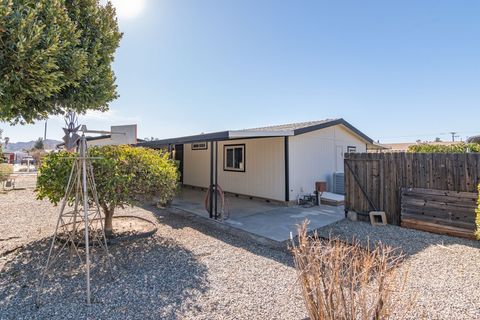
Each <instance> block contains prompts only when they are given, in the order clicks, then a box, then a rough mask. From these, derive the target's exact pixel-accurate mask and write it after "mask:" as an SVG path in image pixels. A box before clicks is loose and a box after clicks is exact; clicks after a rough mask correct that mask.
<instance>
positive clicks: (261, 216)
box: [172, 188, 345, 242]
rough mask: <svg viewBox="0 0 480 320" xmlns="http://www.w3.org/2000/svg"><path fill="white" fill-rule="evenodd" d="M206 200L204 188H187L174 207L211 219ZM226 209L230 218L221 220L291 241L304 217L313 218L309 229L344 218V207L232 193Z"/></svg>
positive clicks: (240, 227)
mask: <svg viewBox="0 0 480 320" xmlns="http://www.w3.org/2000/svg"><path fill="white" fill-rule="evenodd" d="M204 201H205V192H204V191H200V190H192V189H187V188H185V189H183V190H182V191H181V193H180V194H179V196H178V197H177V198H176V199H175V200H174V201H173V204H172V206H173V207H174V208H176V209H179V210H183V211H186V212H189V213H193V214H196V215H199V216H203V217H206V218H208V216H209V214H208V212H207V211H206V210H205V207H204ZM225 211H226V212H228V216H229V217H228V219H225V220H223V221H221V223H224V224H226V225H229V226H231V227H234V228H237V229H241V230H244V231H247V232H249V233H252V234H254V235H257V236H261V237H264V238H267V239H270V240H274V241H278V242H283V241H286V240H288V239H289V238H290V233H292V234H293V235H294V236H295V235H296V229H297V225H298V224H300V223H302V222H303V221H304V220H305V219H308V220H309V221H310V224H309V228H310V229H311V230H315V229H318V228H321V227H324V226H327V225H329V224H332V223H334V222H337V221H340V220H342V219H344V217H345V213H344V207H343V206H338V207H334V206H326V205H321V206H315V207H311V208H303V207H301V206H283V205H281V204H277V203H271V202H267V201H263V200H257V199H248V198H244V197H235V196H230V195H227V196H226V199H225Z"/></svg>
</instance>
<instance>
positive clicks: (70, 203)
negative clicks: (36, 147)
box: [35, 113, 112, 306]
mask: <svg viewBox="0 0 480 320" xmlns="http://www.w3.org/2000/svg"><path fill="white" fill-rule="evenodd" d="M65 122H66V124H67V128H64V132H65V134H66V135H65V137H64V141H65V147H66V148H67V150H72V149H74V148H76V155H75V156H73V157H72V159H73V165H72V169H71V171H70V175H69V178H68V184H67V186H66V188H65V195H64V198H63V200H62V203H61V206H60V213H59V216H58V220H57V225H56V228H55V233H54V235H53V239H52V242H51V245H50V249H49V253H48V257H47V263H46V265H45V268H44V270H43V272H42V275H41V278H40V283H39V285H38V287H37V296H36V299H35V301H36V304H37V306H38V305H39V303H38V302H39V296H40V294H41V292H42V290H43V285H44V281H45V277H46V275H47V274H48V272H49V271H53V268H52V267H53V265H54V264H55V262H57V261H58V260H59V259H60V257H61V256H62V254H63V253H64V252H65V251H66V250H67V249H68V253H69V255H68V256H69V260H70V270H71V268H72V264H73V259H74V258H78V259H79V260H80V264H84V266H83V267H84V269H85V274H86V302H87V305H90V304H91V290H90V268H91V258H92V256H91V252H90V249H91V248H93V249H96V248H99V249H101V250H103V256H104V258H105V260H106V265H107V268H111V267H112V266H111V261H110V256H109V253H108V247H107V239H106V236H105V230H104V223H103V215H102V213H101V210H100V205H99V200H98V194H97V190H96V185H95V178H94V172H93V166H92V162H91V161H92V160H93V159H98V158H93V157H89V156H88V149H87V139H86V137H85V133H106V132H104V131H89V130H87V128H86V126H80V125H78V124H77V116H76V115H75V114H74V113H68V114H67V115H66V117H65ZM79 130H80V131H81V132H82V134H81V136H80V135H79V134H78V133H77V132H78V131H79ZM82 226H83V230H82V229H81V228H82ZM82 231H83V232H82ZM81 247H84V257H85V258H84V259H82V253H81Z"/></svg>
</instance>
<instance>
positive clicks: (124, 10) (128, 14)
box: [110, 0, 146, 19]
mask: <svg viewBox="0 0 480 320" xmlns="http://www.w3.org/2000/svg"><path fill="white" fill-rule="evenodd" d="M110 1H111V2H112V4H113V6H114V7H115V9H116V11H117V16H118V17H119V18H125V19H133V18H136V17H137V16H139V15H140V14H142V12H143V10H144V9H145V2H146V1H145V0H110Z"/></svg>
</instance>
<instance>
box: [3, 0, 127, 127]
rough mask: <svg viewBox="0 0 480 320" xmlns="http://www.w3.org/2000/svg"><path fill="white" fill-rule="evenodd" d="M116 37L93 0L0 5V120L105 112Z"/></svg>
mask: <svg viewBox="0 0 480 320" xmlns="http://www.w3.org/2000/svg"><path fill="white" fill-rule="evenodd" d="M121 36H122V34H121V33H120V32H119V30H118V24H117V20H116V17H115V10H114V8H113V7H112V5H111V4H110V3H107V4H106V5H105V6H102V5H100V4H99V2H98V0H0V121H9V122H11V123H32V122H34V121H35V120H40V119H45V118H47V117H48V116H49V115H55V114H63V113H64V112H65V111H66V110H71V111H76V112H78V113H84V112H86V111H87V110H100V111H105V110H107V109H108V103H109V102H110V101H112V100H114V99H115V98H116V97H117V93H116V85H115V77H114V74H113V71H112V69H111V63H112V62H113V58H114V53H115V50H116V49H117V47H118V46H119V42H120V39H121Z"/></svg>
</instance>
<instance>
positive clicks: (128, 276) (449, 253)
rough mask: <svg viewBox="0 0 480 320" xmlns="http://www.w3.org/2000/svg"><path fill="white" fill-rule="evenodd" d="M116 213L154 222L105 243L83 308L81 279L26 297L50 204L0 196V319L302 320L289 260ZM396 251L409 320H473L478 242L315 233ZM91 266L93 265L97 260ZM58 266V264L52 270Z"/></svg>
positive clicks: (210, 231) (197, 224) (197, 229)
mask: <svg viewBox="0 0 480 320" xmlns="http://www.w3.org/2000/svg"><path fill="white" fill-rule="evenodd" d="M122 213H126V214H133V215H138V216H142V217H147V218H149V219H152V220H154V221H156V222H157V224H158V231H157V233H156V234H155V236H154V237H153V238H150V239H141V240H136V241H129V242H124V243H121V244H117V245H114V246H111V247H110V252H111V254H112V256H113V262H114V265H115V270H114V272H112V273H111V274H113V280H112V279H111V277H108V276H107V275H108V274H106V273H105V271H103V270H101V268H100V267H96V268H94V270H93V282H92V285H93V287H92V291H93V296H94V303H93V305H92V306H91V307H90V308H87V307H86V306H85V305H84V303H83V302H84V291H83V290H84V276H83V273H79V274H78V275H75V276H73V277H67V276H65V275H61V276H59V277H57V278H54V279H51V280H49V282H47V288H48V289H49V290H48V291H47V292H46V293H45V294H43V295H42V306H41V307H40V308H39V309H38V310H37V309H35V307H34V303H33V294H34V292H35V291H34V289H35V285H36V283H37V279H38V275H39V273H40V270H41V268H42V266H43V265H44V263H45V258H46V254H47V252H46V251H47V249H48V245H49V243H48V240H49V239H50V238H49V236H51V234H52V233H53V227H54V224H55V221H56V216H57V214H58V208H56V207H53V206H51V205H50V204H49V203H48V202H46V201H37V200H34V193H33V192H32V191H31V190H23V191H15V192H10V193H8V194H6V195H2V194H0V270H1V275H0V319H304V318H305V317H306V313H305V308H304V305H303V302H302V300H301V297H300V294H299V290H298V288H297V286H296V284H295V280H296V273H295V269H294V268H293V265H292V259H291V257H290V256H289V254H287V253H285V252H282V251H278V250H273V249H269V248H267V247H264V246H261V245H257V244H256V243H254V242H252V241H250V240H248V239H242V238H239V237H236V236H232V235H228V234H225V232H223V231H219V230H217V229H215V228H213V227H212V226H211V225H210V224H208V223H205V222H203V221H202V220H198V218H186V217H182V216H178V215H175V214H173V213H171V212H169V211H168V210H158V209H154V208H152V207H145V208H138V207H135V208H129V209H127V210H125V211H124V212H122ZM353 234H355V237H356V238H357V239H359V240H361V241H366V239H367V238H368V239H369V240H370V241H372V242H376V241H378V240H381V241H382V242H383V243H386V244H389V245H392V246H394V247H398V248H399V249H401V250H403V251H404V252H405V254H406V256H407V258H406V260H405V262H404V263H403V265H402V268H406V269H408V270H409V279H408V287H407V291H406V292H404V293H403V294H402V295H398V296H397V297H396V298H397V299H399V300H406V299H409V297H412V296H416V301H415V309H414V310H413V311H412V313H411V318H412V319H418V318H420V319H421V318H424V319H480V289H479V288H480V272H478V266H479V265H480V244H479V243H478V242H474V241H468V240H462V239H457V238H452V237H446V236H439V235H433V234H429V233H424V232H418V231H413V230H407V229H403V228H398V227H394V226H385V227H371V226H370V225H369V224H367V223H360V222H356V223H354V222H350V221H347V220H343V221H341V222H338V223H336V224H333V225H331V226H328V227H326V228H323V229H321V230H320V235H322V236H327V237H328V236H329V235H335V236H340V237H344V238H347V239H350V238H351V235H353ZM98 265H99V266H100V265H101V264H98ZM59 270H60V268H59Z"/></svg>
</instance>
